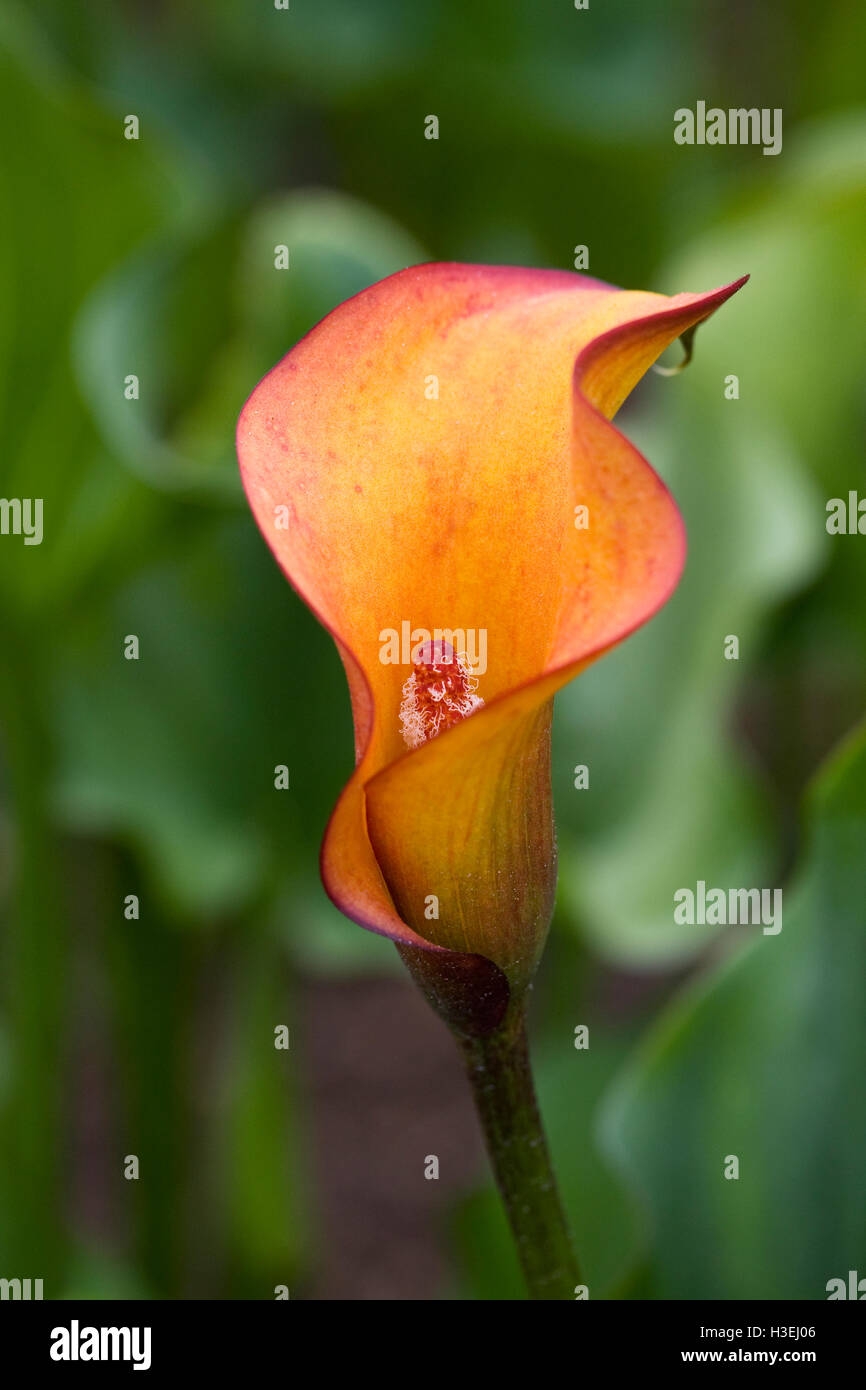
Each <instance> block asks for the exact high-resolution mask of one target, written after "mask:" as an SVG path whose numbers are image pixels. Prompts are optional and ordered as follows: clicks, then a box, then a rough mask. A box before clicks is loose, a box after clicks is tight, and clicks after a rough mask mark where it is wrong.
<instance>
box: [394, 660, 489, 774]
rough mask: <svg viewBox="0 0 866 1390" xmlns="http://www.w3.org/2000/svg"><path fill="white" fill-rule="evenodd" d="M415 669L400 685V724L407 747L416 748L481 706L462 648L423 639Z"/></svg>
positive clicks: (474, 678)
mask: <svg viewBox="0 0 866 1390" xmlns="http://www.w3.org/2000/svg"><path fill="white" fill-rule="evenodd" d="M414 665H415V670H414V671H413V672H412V675H411V676H410V677H409V679H408V680H407V681H406V682H405V684H404V686H403V701H402V703H401V705H400V727H401V731H402V734H403V738H404V740H405V742H406V746H407V748H420V747H421V744H422V743H427V742H428V741H429V740H430V739H431V738H436V737H437V736H438V735H439V734H444V733H445V731H446V730H447V729H453V727H454V725H455V724H459V723H460V721H461V719H465V718H466V716H467V715H469V714H474V712H475V711H476V710H478V709H481V707H482V705H483V704H484V701H483V700H482V699H481V698H480V697H479V696H478V695H476V694H475V691H476V690H477V688H478V678H477V676H473V675H472V672H471V668H470V666H469V662H468V661H467V659H466V657H465V655H464V654H463V653H462V652H456V651H455V650H454V648H453V647H452V646H451V645H450V643H448V642H443V641H433V642H424V643H422V645H421V646H420V647H419V648H418V650H417V653H416V655H415V661H414Z"/></svg>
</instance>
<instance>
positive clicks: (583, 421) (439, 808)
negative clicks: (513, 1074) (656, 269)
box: [238, 264, 743, 993]
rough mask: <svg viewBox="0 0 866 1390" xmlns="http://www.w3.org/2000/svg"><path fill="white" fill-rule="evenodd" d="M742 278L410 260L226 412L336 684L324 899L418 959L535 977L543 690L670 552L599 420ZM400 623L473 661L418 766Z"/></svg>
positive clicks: (650, 594) (547, 862)
mask: <svg viewBox="0 0 866 1390" xmlns="http://www.w3.org/2000/svg"><path fill="white" fill-rule="evenodd" d="M742 283H743V282H742V281H738V282H736V283H735V284H733V285H729V286H727V287H725V288H723V289H720V290H715V291H712V292H710V293H708V294H702V295H699V294H681V295H676V296H674V297H673V298H667V297H665V296H662V295H657V294H649V293H642V292H633V291H624V290H618V289H615V288H612V287H611V286H609V285H605V284H602V283H601V282H599V281H597V280H592V279H589V278H587V277H585V276H581V275H575V274H571V273H566V272H559V271H540V270H523V269H518V268H513V267H503V266H472V265H453V264H442V265H422V266H416V267H413V268H411V269H409V270H406V271H403V272H401V273H400V274H398V275H394V276H391V277H390V278H389V279H387V280H383V281H381V282H380V283H379V284H376V285H373V286H372V287H371V288H370V289H368V290H365V291H364V292H363V293H361V294H360V295H357V296H356V297H355V298H354V299H351V300H348V301H347V302H346V303H344V304H342V305H340V307H339V308H337V309H336V310H335V311H334V312H333V313H332V314H330V315H329V316H328V317H327V318H326V319H324V320H323V321H322V323H320V324H319V325H318V326H317V327H316V328H314V329H313V330H312V332H311V333H309V334H308V335H307V336H306V337H305V338H304V339H302V341H301V342H300V343H298V345H297V346H296V347H295V348H294V349H293V350H292V351H291V352H290V353H289V354H288V356H287V357H285V358H284V359H283V360H282V361H281V362H280V363H279V364H278V365H277V366H276V367H275V368H274V369H273V371H271V372H270V373H269V374H268V376H266V377H265V379H264V380H263V381H262V382H261V383H260V384H259V386H258V387H257V388H256V390H255V391H254V392H253V394H252V396H251V397H250V399H249V401H248V402H247V404H246V406H245V407H244V410H243V412H242V415H241V418H240V422H239V426H238V454H239V458H240V464H241V472H242V476H243V481H244V487H245V489H246V493H247V497H248V499H249V502H250V506H251V507H252V510H253V512H254V514H255V517H256V520H257V522H258V524H259V526H260V528H261V530H262V532H263V534H264V536H265V538H266V540H267V542H268V544H269V545H270V546H271V549H272V550H273V552H274V554H275V556H276V558H277V560H278V561H279V563H280V565H281V566H282V568H283V570H284V571H285V573H286V575H287V577H288V578H289V580H290V581H291V583H292V584H293V585H294V587H295V588H296V589H297V591H298V593H299V594H300V596H301V597H302V598H303V599H304V601H305V602H306V603H307V604H308V605H309V606H310V607H311V608H312V609H313V611H314V612H315V613H316V615H317V616H318V618H319V619H320V621H321V622H322V623H323V624H324V625H325V626H326V627H327V628H328V629H329V630H330V632H331V633H332V635H333V636H334V638H335V640H336V642H337V645H338V648H339V650H340V654H341V656H342V659H343V662H344V665H345V667H346V672H347V676H348V681H349V689H350V694H351V699H352V709H353V715H354V722H355V738H356V758H357V765H356V769H355V772H354V774H353V776H352V777H351V778H350V780H349V782H348V784H347V786H346V788H345V790H344V792H343V794H342V796H341V798H340V800H339V802H338V805H337V807H336V809H335V811H334V815H333V817H332V819H331V822H330V825H329V827H328V831H327V834H326V837H325V842H324V845H323V850H322V874H323V879H324V882H325V886H326V888H327V890H328V892H329V894H330V896H331V897H332V898H333V900H334V902H335V903H336V904H337V905H338V906H339V907H340V908H341V909H342V910H343V911H344V912H345V913H346V914H347V915H348V916H349V917H352V918H353V919H354V920H356V921H358V922H360V923H361V924H362V925H363V926H366V927H369V928H371V929H373V930H375V931H379V932H383V933H385V934H386V935H389V936H391V937H392V938H393V939H394V940H395V941H397V942H398V943H400V944H401V945H402V946H404V947H406V948H409V950H408V954H409V956H410V957H411V959H412V960H413V961H415V962H417V961H419V960H422V961H423V960H424V959H425V957H423V956H422V955H420V954H419V953H421V952H427V953H428V956H429V955H433V954H436V953H439V954H440V955H442V954H446V953H447V954H450V955H452V956H453V959H452V960H451V962H450V965H451V967H452V973H455V972H456V974H457V975H461V972H462V969H463V962H462V961H461V959H459V958H465V960H466V961H469V960H470V959H471V958H479V959H480V960H481V961H482V962H485V963H486V962H492V964H493V967H495V973H496V977H499V975H500V973H501V977H502V979H504V980H505V981H507V990H506V993H507V991H509V990H510V991H516V990H521V989H522V988H523V987H524V986H525V984H526V982H527V981H528V979H529V978H530V977H531V974H532V971H533V969H534V967H535V964H536V962H537V958H538V954H539V952H540V950H541V947H542V945H543V941H544V935H545V932H546V930H547V924H548V921H549V916H550V911H551V908H552V900H553V888H554V881H555V840H554V833H553V824H552V814H551V807H550V771H549V730H550V713H551V702H552V698H553V695H554V693H555V691H556V690H557V689H558V688H559V687H560V686H561V685H563V684H564V683H565V682H566V681H568V680H570V679H571V677H572V676H574V675H575V674H576V673H577V672H578V671H580V670H581V669H582V668H583V667H584V666H586V665H587V664H588V663H589V662H590V661H592V660H594V659H595V658H596V657H598V656H600V655H601V654H602V653H603V652H604V651H606V650H607V649H609V648H610V647H611V646H613V645H614V644H615V643H616V642H619V641H620V640H621V639H622V638H623V637H625V636H626V635H627V634H628V633H629V632H631V631H633V630H634V629H635V628H636V627H638V626H639V625H640V624H641V623H643V622H645V621H646V620H647V619H648V618H650V617H651V616H652V614H653V613H654V612H655V611H656V610H657V609H658V608H659V607H660V605H661V604H663V603H664V602H665V600H666V599H667V598H668V596H669V595H670V594H671V592H672V591H673V589H674V587H675V585H676V583H677V580H678V578H679V575H680V571H681V569H682V564H683V559H684V554H685V541H684V535H683V528H682V523H681V519H680V516H679V513H678V511H677V509H676V507H675V505H674V503H673V501H672V500H671V497H670V495H669V494H668V492H667V490H666V489H665V487H664V486H663V484H662V483H661V482H660V480H659V479H658V477H657V476H656V474H655V473H654V472H653V470H652V469H651V468H650V466H649V464H648V463H647V462H646V460H645V459H644V458H643V457H642V456H641V455H640V454H639V453H638V452H637V450H636V449H634V448H633V447H632V445H631V444H629V443H628V441H627V440H626V439H625V438H624V437H623V436H622V435H621V434H620V433H619V431H618V430H616V429H615V428H614V427H613V426H612V425H611V424H610V423H609V420H610V417H611V416H612V415H613V414H614V412H615V411H616V409H617V408H618V407H619V405H620V404H621V402H622V401H623V400H624V399H625V397H626V396H627V395H628V393H629V391H630V390H631V389H632V387H633V386H634V385H635V383H636V382H637V381H638V380H639V378H640V377H641V376H642V375H643V374H644V372H645V371H646V370H647V368H648V367H649V366H650V364H651V363H652V362H653V361H654V360H655V358H656V357H657V356H658V355H659V354H660V353H661V352H662V351H663V350H664V349H665V347H667V346H668V344H669V343H671V342H672V341H673V340H674V339H675V338H677V337H678V336H679V335H681V334H682V333H684V332H685V331H686V330H687V329H689V328H691V327H692V326H694V325H695V324H697V323H699V322H700V321H701V320H702V319H705V318H706V317H707V316H708V315H709V314H711V313H712V312H713V310H714V309H715V308H717V307H718V305H720V304H721V303H723V302H724V300H725V299H727V298H728V297H729V296H730V295H731V294H733V293H734V291H735V290H736V289H738V288H739V286H740V284H742ZM578 507H585V508H587V509H588V510H587V513H585V514H584V515H585V517H586V519H587V522H588V524H587V525H585V526H576V525H575V519H576V511H575V509H576V508H578ZM278 518H280V520H281V523H282V524H280V525H278V524H277V519H278ZM286 518H287V524H285V521H286ZM407 622H409V623H411V625H412V629H413V630H415V629H418V630H427V631H429V632H430V633H434V632H436V631H441V630H446V631H447V632H453V631H459V632H472V633H478V632H483V633H484V634H485V652H486V669H485V670H484V672H483V673H480V674H479V677H478V684H477V695H478V697H479V700H480V701H483V705H482V706H481V707H479V708H477V709H476V710H475V712H474V713H472V714H471V715H470V716H469V717H468V718H466V719H464V720H463V721H462V722H460V723H458V724H457V725H456V726H455V727H453V728H449V729H447V731H446V732H445V733H443V734H440V735H439V736H438V737H435V738H432V739H431V740H430V741H429V742H426V743H423V744H422V745H421V746H420V747H417V748H414V749H411V750H407V747H406V744H405V742H404V739H403V737H402V735H401V719H400V709H401V700H402V699H403V686H404V683H405V682H406V680H407V677H408V676H410V675H411V668H409V669H407V668H406V666H405V665H402V664H399V663H395V662H394V661H388V660H383V659H382V656H383V634H384V633H385V632H386V631H400V630H401V627H402V625H404V624H406V623H407ZM445 964H446V962H444V961H440V966H441V967H442V968H443V969H444V967H445ZM470 973H471V972H470ZM487 975H488V978H491V979H492V978H494V977H493V974H492V971H488V972H487ZM503 988H504V986H503Z"/></svg>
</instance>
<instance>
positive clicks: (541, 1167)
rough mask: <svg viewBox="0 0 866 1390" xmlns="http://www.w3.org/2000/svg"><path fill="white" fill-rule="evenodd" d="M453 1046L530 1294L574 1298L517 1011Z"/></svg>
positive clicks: (573, 1269)
mask: <svg viewBox="0 0 866 1390" xmlns="http://www.w3.org/2000/svg"><path fill="white" fill-rule="evenodd" d="M458 1044H459V1046H460V1049H461V1051H462V1053H463V1057H464V1060H465V1062H466V1068H467V1072H468V1074H469V1081H470V1083H471V1085H472V1092H473V1096H474V1098H475V1104H476V1107H477V1109H478V1114H479V1117H480V1119H481V1125H482V1128H483V1130H484V1138H485V1141H486V1144H487V1152H488V1153H489V1155H490V1162H491V1164H492V1165H493V1172H494V1176H495V1178H496V1183H497V1186H498V1188H499V1191H500V1193H501V1194H502V1200H503V1202H504V1203H505V1209H506V1211H507V1213H508V1220H509V1222H510V1224H511V1230H512V1233H513V1235H514V1239H515V1241H516V1243H517V1253H518V1256H519V1259H520V1263H521V1265H522V1267H523V1273H524V1275H525V1278H526V1283H527V1286H528V1288H529V1296H530V1298H533V1299H574V1296H575V1293H574V1290H575V1286H576V1285H577V1284H579V1283H580V1274H579V1271H578V1265H577V1260H576V1258H575V1255H574V1251H573V1250H572V1247H571V1240H570V1237H569V1234H568V1227H567V1225H566V1221H565V1214H564V1212H563V1209H562V1203H561V1201H560V1198H559V1192H558V1190H557V1186H556V1179H555V1177H554V1174H553V1168H552V1167H551V1163H550V1154H549V1152H548V1148H547V1141H546V1139H545V1136H544V1130H543V1128H542V1124H541V1116H540V1114H539V1113H538V1104H537V1102H536V1099H535V1087H534V1085H533V1082H532V1069H531V1066H530V1062H529V1047H528V1043H527V1038H526V1023H525V1018H524V1015H523V1012H522V1011H521V1012H520V1013H519V1014H517V1015H515V1017H514V1018H513V1019H511V1020H510V1021H506V1024H505V1025H504V1026H503V1027H501V1028H499V1029H498V1030H497V1031H496V1032H495V1033H492V1034H489V1035H488V1036H487V1037H485V1038H458Z"/></svg>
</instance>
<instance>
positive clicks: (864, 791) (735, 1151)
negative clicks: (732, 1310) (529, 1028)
mask: <svg viewBox="0 0 866 1390" xmlns="http://www.w3.org/2000/svg"><path fill="white" fill-rule="evenodd" d="M864 843H866V728H861V730H860V731H859V733H858V735H857V736H856V737H853V738H852V739H850V740H849V741H848V743H847V744H846V746H845V747H844V748H843V749H842V750H841V751H840V752H839V754H838V755H837V756H836V757H835V758H834V759H833V761H832V762H831V763H830V765H829V766H828V767H827V768H826V769H825V770H824V771H823V772H822V774H821V775H820V777H819V778H818V780H817V782H816V784H815V787H814V790H813V793H812V795H811V798H810V802H809V831H808V840H807V845H808V849H807V852H806V855H805V858H804V865H803V869H802V872H801V874H800V876H799V878H798V880H797V883H796V885H795V887H794V888H793V889H792V890H791V891H790V897H788V896H787V895H788V890H785V892H786V901H785V903H784V912H783V926H782V930H781V932H780V933H779V934H778V935H777V936H763V935H761V936H759V937H758V939H757V940H756V941H754V943H753V944H751V945H750V946H749V947H747V948H746V949H745V950H744V951H742V952H739V953H738V954H737V955H736V956H735V957H733V958H732V959H730V960H729V961H728V962H727V963H726V964H725V965H724V966H723V967H722V968H721V969H720V970H719V971H717V972H713V973H712V974H710V975H709V976H708V977H706V978H705V979H703V980H702V981H701V982H700V984H699V985H698V986H697V987H695V988H693V989H692V990H690V991H689V992H688V994H687V995H686V996H685V997H684V998H682V999H681V1000H680V1001H679V1002H677V1003H676V1004H675V1005H674V1006H672V1007H671V1009H670V1010H669V1011H668V1012H667V1013H666V1014H665V1016H664V1017H663V1018H662V1019H661V1020H660V1022H659V1023H658V1025H657V1026H656V1027H655V1028H654V1029H653V1031H652V1033H651V1035H650V1037H649V1038H648V1039H647V1041H646V1043H645V1044H644V1045H643V1046H642V1048H641V1049H640V1051H639V1053H638V1055H637V1057H636V1059H635V1061H634V1063H633V1064H632V1065H631V1066H630V1068H629V1070H628V1072H627V1074H626V1075H625V1077H624V1078H623V1079H622V1080H621V1082H620V1084H619V1085H618V1087H617V1089H616V1091H615V1093H614V1095H613V1096H612V1097H611V1099H610V1101H609V1103H608V1106H607V1111H606V1116H605V1121H604V1125H603V1133H604V1135H605V1138H606V1146H607V1148H608V1150H609V1152H610V1153H611V1155H612V1157H613V1158H614V1159H615V1161H616V1162H617V1163H618V1165H619V1166H620V1167H621V1169H622V1170H623V1171H624V1173H626V1174H627V1175H628V1177H629V1178H630V1179H631V1181H632V1182H633V1183H634V1185H635V1188H636V1189H637V1191H639V1192H640V1193H641V1194H642V1196H643V1198H644V1200H645V1203H646V1208H647V1212H648V1216H649V1221H650V1223H651V1231H652V1237H653V1240H654V1249H655V1254H654V1267H655V1274H656V1285H655V1290H656V1296H658V1297H660V1298H705V1299H706V1298H720V1299H744V1298H776V1299H797V1298H801V1299H821V1298H825V1297H826V1291H825V1285H826V1282H827V1280H829V1279H831V1278H835V1277H837V1276H840V1277H843V1278H845V1277H847V1271H848V1270H849V1269H857V1268H858V1267H859V1268H860V1270H861V1271H862V1269H863V1261H864V1253H866V1190H864V1186H863V1165H864V1159H866V1113H864V1109H863V1106H862V1104H861V1098H862V1086H861V1072H862V1057H863V1054H864V1051H866V931H864V915H863V904H864V901H866V866H864V857H863V846H864ZM692 930H693V931H694V930H696V929H695V928H692ZM728 1155H736V1157H737V1158H738V1159H739V1165H740V1167H739V1179H738V1180H733V1179H726V1178H725V1177H724V1172H723V1170H724V1165H725V1162H726V1159H727V1156H728Z"/></svg>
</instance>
